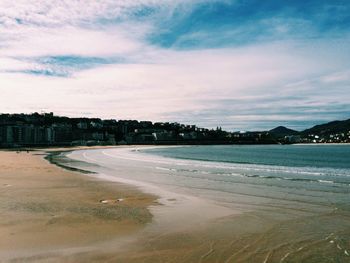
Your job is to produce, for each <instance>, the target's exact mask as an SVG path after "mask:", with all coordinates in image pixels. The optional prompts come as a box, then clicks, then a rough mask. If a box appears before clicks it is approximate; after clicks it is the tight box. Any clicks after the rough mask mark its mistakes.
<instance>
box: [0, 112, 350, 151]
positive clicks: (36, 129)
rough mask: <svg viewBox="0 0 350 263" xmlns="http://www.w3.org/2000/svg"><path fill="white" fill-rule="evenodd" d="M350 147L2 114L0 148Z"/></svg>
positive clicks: (168, 126)
mask: <svg viewBox="0 0 350 263" xmlns="http://www.w3.org/2000/svg"><path fill="white" fill-rule="evenodd" d="M300 142H302V143H327V142H350V131H349V130H346V131H345V132H336V133H329V132H328V133H322V134H315V133H311V134H310V133H305V134H303V132H296V131H293V132H292V134H285V133H282V134H276V133H273V132H271V131H270V132H269V131H262V132H226V131H223V130H222V129H221V128H220V127H217V128H216V129H205V128H199V127H197V126H195V125H185V124H180V123H177V122H174V123H170V122H155V123H152V122H150V121H137V120H118V121H117V120H101V119H98V118H68V117H61V116H55V115H54V114H53V113H44V114H39V113H33V114H0V147H31V146H35V147H39V146H43V147H45V146H78V145H116V144H276V143H300Z"/></svg>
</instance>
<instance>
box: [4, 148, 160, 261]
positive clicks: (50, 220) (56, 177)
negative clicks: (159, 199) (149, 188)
mask: <svg viewBox="0 0 350 263" xmlns="http://www.w3.org/2000/svg"><path fill="white" fill-rule="evenodd" d="M117 199H120V200H119V201H117ZM101 200H108V202H101ZM154 202H155V197H154V196H151V195H146V194H143V193H141V192H140V191H138V190H136V189H134V188H132V187H130V186H126V185H120V184H117V183H111V182H104V181H100V180H97V179H95V178H93V177H90V176H87V175H82V174H79V173H76V172H69V171H65V170H63V169H61V168H59V167H56V166H55V165H52V164H49V163H48V162H47V161H46V160H44V159H43V153H42V152H38V151H34V152H29V153H28V152H16V151H0V236H1V238H0V261H1V262H2V261H4V262H5V261H10V262H27V261H33V262H35V261H37V260H40V259H42V260H44V261H45V257H46V256H45V255H48V258H51V257H52V253H56V254H57V253H58V252H57V251H66V252H67V251H75V253H78V252H79V251H82V250H84V249H87V250H88V249H89V248H91V247H95V248H96V245H97V244H100V243H101V244H102V243H106V242H107V241H110V240H118V238H119V239H122V238H124V237H127V236H130V235H132V233H136V232H138V230H140V229H142V228H143V227H144V225H145V224H146V223H148V222H150V221H151V219H152V215H151V214H150V213H149V211H148V209H147V207H148V206H149V205H151V204H154ZM62 253H63V252H62ZM54 258H56V259H57V257H56V256H55V257H54ZM58 258H59V256H58ZM58 262H60V260H58Z"/></svg>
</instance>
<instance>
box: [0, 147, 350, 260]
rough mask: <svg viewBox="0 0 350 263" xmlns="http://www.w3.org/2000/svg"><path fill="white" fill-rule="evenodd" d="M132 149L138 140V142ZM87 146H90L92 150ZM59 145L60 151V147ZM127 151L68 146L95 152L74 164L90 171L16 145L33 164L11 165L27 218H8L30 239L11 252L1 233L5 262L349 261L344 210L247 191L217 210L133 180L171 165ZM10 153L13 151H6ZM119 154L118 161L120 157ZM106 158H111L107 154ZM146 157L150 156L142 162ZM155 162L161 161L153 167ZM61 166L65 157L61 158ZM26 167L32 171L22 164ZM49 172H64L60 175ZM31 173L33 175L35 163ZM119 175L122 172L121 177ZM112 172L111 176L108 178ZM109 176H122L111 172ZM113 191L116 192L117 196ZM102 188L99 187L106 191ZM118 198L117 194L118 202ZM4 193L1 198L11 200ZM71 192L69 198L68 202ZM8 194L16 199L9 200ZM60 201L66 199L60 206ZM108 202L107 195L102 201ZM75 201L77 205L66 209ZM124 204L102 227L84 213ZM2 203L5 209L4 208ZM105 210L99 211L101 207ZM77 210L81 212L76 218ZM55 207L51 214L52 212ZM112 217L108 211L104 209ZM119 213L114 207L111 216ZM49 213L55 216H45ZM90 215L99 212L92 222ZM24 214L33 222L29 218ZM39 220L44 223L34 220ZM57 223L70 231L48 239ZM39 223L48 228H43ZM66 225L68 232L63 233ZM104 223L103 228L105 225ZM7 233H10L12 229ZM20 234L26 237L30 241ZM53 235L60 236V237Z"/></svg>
mask: <svg viewBox="0 0 350 263" xmlns="http://www.w3.org/2000/svg"><path fill="white" fill-rule="evenodd" d="M160 147H164V146H160ZM122 148H123V149H122ZM135 148H136V149H137V148H141V147H140V146H139V145H138V146H135ZM87 149H88V150H90V149H91V148H87ZM55 150H56V152H57V149H55ZM71 150H82V149H81V148H79V149H76V148H74V149H69V150H68V151H69V152H71ZM91 150H94V149H91ZM119 150H120V152H119ZM65 151H67V149H65ZM127 151H130V146H127V147H120V148H119V149H118V151H117V150H116V151H114V150H112V151H109V152H108V151H107V150H106V153H109V154H111V155H112V156H109V157H108V155H107V154H106V155H105V154H104V153H103V150H102V151H85V150H83V151H80V152H79V151H73V152H71V154H72V155H73V157H78V158H72V160H76V161H69V160H68V163H67V164H69V162H72V164H74V165H73V166H75V165H77V164H80V165H81V164H83V163H79V162H81V161H82V160H84V159H86V160H90V161H92V162H93V161H94V159H95V160H99V161H100V163H99V162H97V166H94V165H89V164H88V163H85V164H83V165H82V166H80V165H77V167H78V169H80V168H81V167H83V168H86V170H88V171H92V172H97V173H89V174H81V173H80V170H76V171H75V172H73V171H66V170H64V169H63V168H60V167H56V166H54V165H52V164H50V163H49V162H48V160H44V159H43V153H42V152H41V151H37V152H31V153H24V152H23V153H20V155H18V154H17V153H15V152H12V153H11V152H10V153H11V155H12V156H14V157H18V156H22V157H23V156H32V158H31V159H30V160H27V161H28V162H29V163H27V165H23V164H22V167H17V170H16V171H15V173H18V174H17V176H18V175H21V176H20V177H19V178H17V179H21V180H20V182H22V183H23V185H22V191H24V192H25V191H27V193H26V195H24V198H22V199H20V200H15V201H16V202H17V203H21V202H22V206H20V208H21V209H20V211H17V210H15V211H14V214H12V217H13V218H15V219H16V220H19V219H21V220H22V221H19V222H17V221H16V220H13V221H14V225H13V226H11V227H18V231H17V233H15V234H17V235H19V236H17V239H18V238H19V240H22V241H21V242H24V241H26V242H25V244H27V247H22V248H20V247H19V245H18V243H17V244H16V245H17V250H15V251H14V250H12V254H11V251H10V250H7V253H5V252H6V251H5V250H4V249H3V246H2V244H4V243H5V242H7V239H6V238H5V239H4V240H5V241H4V240H2V243H0V261H1V260H2V259H4V257H5V256H7V259H8V262H18V261H20V262H39V263H41V262H42V263H44V262H45V263H46V262H57V263H58V262H67V263H68V262H69V263H71V262H74V263H85V262H92V263H99V262H125V263H128V262H132V263H135V262H136V263H137V262H140V263H141V262H142V263H148V262H150V263H151V262H152V263H153V262H188V263H192V262H203V263H204V262H208V263H212V262H227V263H229V262H266V263H267V262H269V263H272V262H282V261H285V262H301V261H302V260H304V259H306V258H308V259H311V260H313V261H310V262H328V261H326V260H325V259H327V258H328V257H329V256H331V257H333V258H337V259H339V262H346V261H345V260H347V259H348V257H349V256H348V254H347V253H350V248H348V245H347V244H348V243H347V242H348V241H350V240H349V236H350V232H349V229H350V221H349V220H348V219H349V216H350V214H349V213H348V212H347V211H345V210H342V209H335V210H334V209H332V208H331V207H329V208H326V209H321V207H320V209H319V208H318V207H314V208H315V210H309V209H310V208H311V207H309V206H308V205H307V204H306V205H305V207H299V206H298V207H295V208H293V207H289V205H291V204H293V203H288V202H281V203H280V205H278V204H279V203H278V201H277V203H270V202H271V200H270V201H269V202H268V203H266V204H265V205H264V204H263V206H262V207H259V205H257V206H256V209H246V205H247V204H245V202H244V200H245V199H237V200H234V201H235V202H236V203H235V204H236V205H238V206H234V207H233V209H232V208H230V209H229V210H222V211H221V212H220V209H219V210H218V207H221V203H220V202H219V203H217V204H216V203H215V202H214V201H212V202H211V201H210V199H205V198H202V197H198V198H197V197H196V195H195V193H193V195H192V192H190V193H189V195H186V194H183V193H185V192H183V191H180V189H178V190H179V192H178V191H176V189H175V191H174V192H173V194H171V191H167V190H169V189H170V190H171V189H172V188H168V187H165V185H163V184H160V185H159V187H158V186H157V184H156V185H155V186H154V188H153V189H151V188H149V186H148V185H146V184H143V183H142V181H141V182H140V183H139V184H137V183H135V182H137V179H139V178H140V177H137V176H139V175H141V176H145V175H146V176H150V177H152V176H155V178H157V180H159V179H160V175H161V174H162V173H163V174H164V173H167V172H165V171H164V170H163V171H162V170H159V169H157V168H161V167H158V166H162V165H165V164H164V162H163V163H162V161H164V160H159V159H156V160H153V159H152V158H150V159H151V160H150V159H149V158H148V157H142V156H141V163H140V162H137V160H138V161H140V158H138V157H137V156H136V157H135V154H137V153H135V152H132V150H131V152H130V155H127ZM6 153H7V154H8V153H9V152H6ZM37 153H39V155H37ZM85 153H86V155H85ZM1 154H2V152H1V151H0V157H1ZM79 156H80V158H79ZM98 156H100V158H98ZM113 156H114V157H116V158H117V159H114V158H113ZM108 158H109V160H107V159H108ZM118 159H119V160H118ZM38 160H40V162H38ZM142 160H143V162H144V163H142ZM147 160H148V161H151V163H148V164H147ZM152 160H153V161H156V162H155V163H153V165H152ZM22 161H23V160H22ZM1 162H4V159H3V158H0V165H3V163H1ZM16 162H17V164H18V163H19V164H21V163H22V162H21V158H15V159H13V160H10V162H6V161H5V163H7V164H8V165H7V166H8V167H7V168H8V169H9V170H10V171H11V169H12V175H11V176H12V177H13V174H14V171H13V166H14V163H16ZM111 162H112V164H113V167H115V168H116V169H115V170H113V169H112V170H111V167H108V165H107V164H108V163H111ZM63 164H64V165H65V163H63ZM98 165H100V166H98ZM168 165H171V163H170V164H169V163H168ZM5 166H6V165H5ZM28 166H29V167H28ZM33 167H34V168H35V169H36V170H35V171H36V172H37V174H36V175H32V177H30V178H26V176H28V173H29V174H30V170H31V169H33ZM1 168H2V169H1V170H2V171H6V169H4V168H6V167H3V166H1ZM28 168H29V171H26V170H27V169H28ZM90 168H96V170H95V169H91V170H90ZM74 169H75V168H74ZM52 170H55V171H56V172H57V171H59V174H56V173H55V172H53V171H52ZM50 171H51V172H50ZM31 172H32V173H33V171H31ZM170 174H171V173H170ZM0 175H1V177H0V183H1V184H0V186H1V185H2V186H3V189H6V190H9V189H11V187H12V186H18V185H16V184H10V183H9V182H5V183H7V184H10V185H11V186H5V184H4V181H1V180H3V179H6V176H4V175H6V174H5V173H4V172H2V173H1V174H0ZM120 175H124V176H122V177H121V178H119V179H118V176H120ZM128 175H130V176H131V175H133V176H135V177H133V176H131V178H130V179H132V178H134V180H136V181H132V180H130V179H129V176H128ZM157 175H159V176H157ZM33 176H34V177H33ZM53 176H57V177H56V178H60V180H59V184H58V185H57V184H56V186H54V185H55V184H54V185H53V183H57V182H56V181H54V182H52V181H50V180H48V179H49V178H51V179H52V178H53ZM108 176H110V177H109V178H108ZM113 176H116V177H117V178H113ZM23 178H24V182H23ZM33 179H34V181H35V184H36V187H37V189H36V191H37V192H36V194H35V191H34V194H33V189H35V187H33V184H34V182H33ZM125 179H126V180H125ZM127 179H129V180H127ZM106 180H109V181H106ZM26 182H27V183H26ZM36 182H38V183H36ZM150 185H151V182H150ZM3 189H2V190H3ZM4 193H5V192H4V191H2V192H0V194H1V197H2V198H4V197H6V195H4ZM57 193H60V194H59V196H56V195H57ZM108 193H111V195H109V194H108ZM174 193H175V194H174ZM101 194H102V195H103V196H102V197H101ZM176 194H178V195H176ZM22 195H23V193H22ZM13 196H14V199H16V198H17V197H18V196H19V195H16V194H15V195H12V197H13ZM28 197H30V199H31V200H30V201H31V202H27V201H28V200H27V199H28ZM36 198H38V199H37V203H36V202H33V201H35V199H36ZM55 198H58V199H55ZM119 198H120V199H121V201H118V200H117V199H119ZM236 198H239V196H238V195H237V196H236ZM246 198H249V197H246ZM43 199H44V201H43ZM3 200H4V202H2V204H4V203H7V201H9V200H7V201H6V199H3ZM68 200H69V201H70V202H67V201H68ZM97 200H98V201H97ZM10 201H11V202H12V201H13V200H10ZM62 201H63V202H64V204H61V205H58V203H59V202H62ZM102 201H106V203H103V202H102ZM45 202H48V203H49V204H50V206H49V208H50V207H51V206H52V207H53V208H55V209H54V210H53V211H50V214H49V215H46V214H45V211H42V210H43V208H47V207H48V206H45ZM97 202H98V204H97ZM291 202H293V200H291ZM43 203H44V204H43ZM72 203H73V204H72ZM0 204H1V203H0ZM28 204H30V205H29V208H31V209H33V208H34V212H35V213H34V212H33V211H27V210H25V209H23V207H27V205H28ZM33 204H40V206H39V207H40V209H39V210H38V211H37V207H36V206H35V205H33ZM62 205H63V206H64V205H67V206H68V209H67V208H66V209H63V211H64V212H65V213H66V214H64V215H63V218H65V220H63V221H62V215H61V216H59V217H57V218H58V219H60V220H61V221H60V220H58V221H55V220H56V215H57V214H58V215H59V214H60V211H62ZM71 205H72V208H73V209H72V208H70V209H69V207H70V206H71ZM120 205H125V206H124V208H123V209H126V210H121V211H124V213H122V214H123V215H124V216H126V218H127V220H125V221H122V222H120V221H118V222H114V223H113V224H112V227H111V225H109V223H111V221H110V220H106V221H107V222H105V224H103V227H105V228H100V229H98V227H99V226H101V224H102V223H101V218H99V217H98V218H94V217H93V216H91V215H90V216H88V219H86V218H85V217H86V215H89V213H88V212H87V211H90V209H92V210H93V211H94V207H96V206H97V207H100V208H101V207H102V208H107V209H108V208H113V207H114V206H117V207H118V206H120ZM11 207H13V206H10V208H11ZM15 207H16V206H15ZM236 208H238V210H237V211H239V213H234V211H235V209H236ZM304 208H305V209H306V210H304ZM0 209H5V208H4V206H0ZM135 209H136V210H135ZM239 209H242V210H239ZM23 210H24V211H23ZM44 210H45V209H44ZM3 211H4V210H1V211H0V212H2V214H3ZM6 211H7V210H6V209H5V212H6ZM11 211H12V210H11V209H10V212H11ZM103 211H104V212H103ZM106 211H107V210H102V212H103V213H102V214H104V213H105V212H106ZM112 211H113V210H112ZM128 211H129V212H130V213H128ZM72 212H76V213H75V214H74V213H73V215H74V216H72V214H70V213H72ZM119 212H120V211H119ZM28 213H29V216H28ZM33 213H34V214H35V215H36V217H34V218H31V217H30V215H32V214H33ZM81 214H82V215H83V218H80V219H79V215H81ZM52 215H54V216H53V217H52ZM107 215H110V214H109V213H107ZM114 215H115V214H113V213H112V216H114ZM23 216H24V217H23ZM48 216H50V217H49V218H48ZM130 216H131V218H130ZM135 216H136V219H138V220H141V221H138V220H136V221H135V220H134V219H135ZM51 217H52V218H51ZM91 217H92V219H93V220H91ZM28 218H29V219H30V220H27V219H28ZM84 218H85V219H84ZM48 219H49V220H53V222H54V224H46V223H47V221H48ZM82 219H84V220H83V222H82V221H81V220H82ZM102 219H103V220H102V221H104V220H105V219H106V218H104V217H103V218H102ZM107 219H108V218H107ZM1 220H4V218H0V223H1V224H0V234H1V235H2V236H3V233H4V232H1V231H4V228H1V226H4V224H3V221H2V222H1ZM35 221H37V222H39V223H40V224H39V226H35V228H33V224H34V225H35ZM51 222H52V221H51ZM97 222H100V224H96V223H97ZM334 222H337V225H334ZM60 223H61V224H62V225H61V227H59V228H58V230H59V234H62V235H64V236H65V237H68V238H62V237H61V238H60V239H57V240H54V241H55V242H56V243H55V242H53V241H52V240H51V241H50V239H47V238H46V239H45V238H44V237H45V235H44V234H43V233H44V232H45V231H47V228H48V226H49V227H51V230H50V231H51V232H50V231H49V232H47V233H49V234H50V235H49V236H50V238H53V237H52V234H55V233H54V230H53V229H55V228H56V227H55V226H59V224H60ZM77 223H78V224H77ZM16 224H17V226H16ZM55 224H56V225H55ZM79 224H80V227H82V225H81V224H83V225H84V224H85V226H87V227H88V229H85V230H84V231H77V229H76V226H77V225H79ZM320 225H322V227H321V228H320V227H319V226H320ZM7 226H9V222H7ZM21 226H24V228H23V227H22V228H21ZM52 226H54V227H52ZM25 227H27V229H25ZM28 228H29V230H28ZM5 229H6V227H5ZM38 229H41V230H42V231H37V230H38ZM45 229H46V230H45ZM62 229H63V230H64V229H66V230H65V231H62ZM67 229H68V231H67ZM72 229H73V230H72ZM101 229H105V230H102V231H101ZM24 230H25V231H24ZM30 231H32V232H30ZM52 231H53V232H52ZM74 231H75V232H74ZM8 232H9V233H11V231H8ZM9 233H8V234H9ZM30 233H32V235H34V237H31V236H30V237H31V238H33V240H34V242H28V238H29V237H28V234H30ZM91 233H93V234H94V236H92V237H90V238H91V239H90V241H86V239H85V237H89V234H91ZM21 235H22V236H21ZM26 235H27V236H26ZM23 237H26V239H25V240H24V241H23ZM12 238H15V237H12ZM56 238H57V235H56ZM74 238H75V239H74ZM96 238H97V239H96ZM84 239H85V240H84ZM35 240H36V241H35ZM38 240H39V241H38ZM0 242H1V241H0ZM35 242H39V243H40V242H41V243H44V246H39V243H35ZM50 242H53V243H51V245H50V246H48V247H47V244H48V243H50ZM57 242H62V243H60V244H58V243H57ZM79 242H80V243H79ZM77 243H79V245H77ZM28 244H29V245H28ZM22 245H23V244H22ZM338 246H339V247H341V249H339V247H338ZM304 248H307V249H304ZM11 259H13V261H11ZM16 260H17V261H16ZM342 260H343V261H342ZM1 262H2V261H1ZM4 262H6V260H5V261H4Z"/></svg>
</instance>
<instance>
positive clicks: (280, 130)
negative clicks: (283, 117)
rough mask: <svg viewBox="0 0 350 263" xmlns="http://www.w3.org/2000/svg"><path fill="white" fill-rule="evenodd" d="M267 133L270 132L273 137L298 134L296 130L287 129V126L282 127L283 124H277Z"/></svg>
mask: <svg viewBox="0 0 350 263" xmlns="http://www.w3.org/2000/svg"><path fill="white" fill-rule="evenodd" d="M269 133H271V134H272V135H274V136H275V137H284V136H289V135H296V134H299V132H298V131H296V130H292V129H289V128H287V127H284V126H278V127H276V128H274V129H272V130H269Z"/></svg>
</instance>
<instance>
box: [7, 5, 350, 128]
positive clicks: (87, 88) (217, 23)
mask: <svg viewBox="0 0 350 263" xmlns="http://www.w3.org/2000/svg"><path fill="white" fill-rule="evenodd" d="M0 112H1V113H20V112H25V113H31V112H54V113H55V114H56V115H64V116H70V117H79V116H84V117H99V118H104V119H110V118H113V119H138V120H151V121H170V122H180V123H186V124H196V125H198V126H200V127H207V128H214V127H217V126H221V127H222V128H223V129H225V130H229V131H237V130H267V129H271V128H274V127H276V126H278V125H285V126H287V127H289V128H293V129H297V130H302V129H305V128H308V127H311V126H313V125H315V124H320V123H324V122H328V121H332V120H342V119H348V118H350V1H348V0H328V1H326V0H302V1H301V0H284V1H281V0H264V1H262V0H100V1H97V0H95V1H93V0H84V1H82V0H45V1H44V0H31V1H27V0H16V1H13V0H0Z"/></svg>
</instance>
